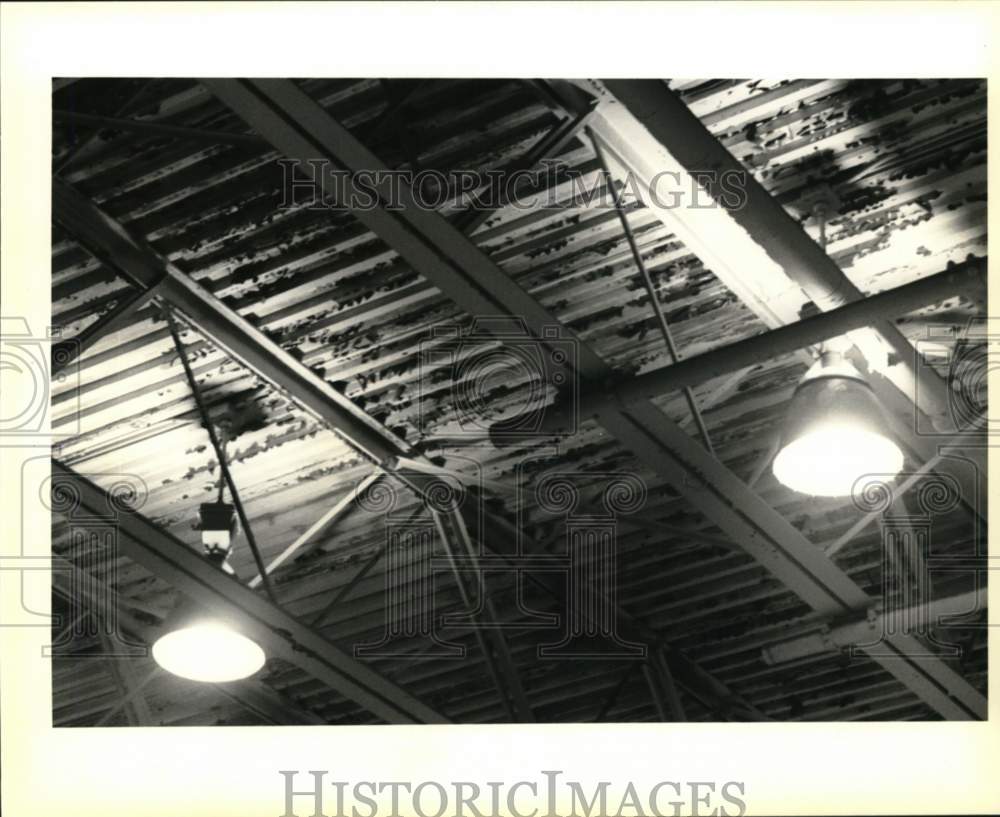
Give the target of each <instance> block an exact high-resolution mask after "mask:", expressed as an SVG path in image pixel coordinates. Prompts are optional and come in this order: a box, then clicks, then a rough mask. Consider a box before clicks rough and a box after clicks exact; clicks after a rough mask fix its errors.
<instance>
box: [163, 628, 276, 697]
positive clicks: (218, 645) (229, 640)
mask: <svg viewBox="0 0 1000 817" xmlns="http://www.w3.org/2000/svg"><path fill="white" fill-rule="evenodd" d="M153 659H154V660H155V661H156V663H157V664H159V665H160V666H161V667H163V669H165V670H167V672H171V673H173V674H174V675H179V676H180V677H181V678H187V679H189V680H191V681H204V682H207V683H222V682H225V681H236V680H239V679H240V678H246V677H247V676H249V675H253V674H254V673H255V672H257V671H258V670H259V669H260V668H261V667H262V666H264V660H265V656H264V651H263V650H262V649H261V648H260V646H259V645H258V644H257V643H256V642H255V641H252V640H251V639H249V638H247V637H246V636H244V635H241V634H240V633H238V632H236V631H235V630H233V629H231V628H230V627H227V626H226V625H225V624H222V623H219V622H215V621H204V622H198V623H195V624H192V625H190V626H187V627H182V628H180V629H177V630H172V631H171V632H169V633H167V634H166V635H164V636H162V637H160V638H159V639H157V641H156V643H154V644H153Z"/></svg>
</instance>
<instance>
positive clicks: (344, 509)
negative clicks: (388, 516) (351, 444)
mask: <svg viewBox="0 0 1000 817" xmlns="http://www.w3.org/2000/svg"><path fill="white" fill-rule="evenodd" d="M383 476H385V474H384V472H383V471H382V469H380V468H379V469H376V470H375V471H373V472H372V473H370V474H369V475H368V476H367V477H365V478H364V479H363V480H361V482H359V483H358V484H357V485H356V486H354V487H352V488H351V489H349V490H348V492H347V494H346V496H343V497H341V498H340V501H338V502H337V503H336V504H334V505H333V507H331V508H330V509H329V510H328V511H327V512H326V513H325V514H323V515H322V516H321V517H320V518H319V519H317V520H316V521H315V522H313V523H312V524H311V525H310V526H309V528H308V529H307V530H305V531H304V532H303V533H302V535H301V536H299V537H298V538H297V539H296V540H295V541H294V542H292V543H291V544H290V545H289V546H288V547H286V548H285V549H284V550H283V551H281V553H279V554H278V555H277V556H275V557H274V558H273V559H272V560H271V561H270V562H269V563H268V565H267V567H265V568H264V573H265V574H266V575H270V574H271V573H273V572H274V571H275V570H277V569H278V568H279V567H281V565H283V564H284V563H285V562H287V561H288V560H289V559H291V558H292V557H293V556H299V557H301V556H304V555H305V554H306V553H308V552H309V551H310V550H311V549H312V548H313V547H315V545H316V538H317V537H318V536H320V535H321V534H322V533H325V532H326V531H328V530H330V528H332V527H333V526H334V525H336V524H337V523H338V522H340V521H341V520H342V519H343V518H344V517H345V516H347V515H348V514H349V513H350V512H351V511H352V510H353V509H354V507H355V501H356V500H357V498H358V496H359V495H360V494H361V493H362V492H363V491H366V490H367V489H368V488H370V487H371V486H372V485H374V484H375V483H376V482H378V481H379V480H380V479H382V477H383ZM262 581H263V576H259V575H258V576H254V577H253V578H252V579H251V580H250V581H249V582H248V583H247V584H248V585H249V586H250V587H257V586H258V585H259V584H260V583H261V582H262Z"/></svg>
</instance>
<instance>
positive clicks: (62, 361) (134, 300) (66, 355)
mask: <svg viewBox="0 0 1000 817" xmlns="http://www.w3.org/2000/svg"><path fill="white" fill-rule="evenodd" d="M155 295H156V287H155V286H154V287H152V288H150V289H146V290H142V289H140V290H138V291H136V292H131V293H129V294H128V295H127V296H126V297H125V299H124V300H122V301H119V302H118V303H117V304H115V306H114V308H113V309H112V310H111V311H110V312H107V313H105V314H104V315H102V316H101V317H99V318H98V319H97V320H96V321H94V322H93V323H92V324H91V325H90V326H88V327H87V328H86V329H84V330H83V331H82V332H80V333H79V334H77V335H76V336H75V337H72V338H69V339H68V340H62V341H59V342H57V343H54V344H53V345H52V374H53V375H56V374H58V373H59V372H61V371H64V370H65V369H66V368H68V367H69V365H70V364H71V363H73V362H74V361H75V360H79V358H80V357H82V355H83V353H84V352H85V351H87V349H89V348H90V347H91V346H93V345H94V344H95V343H97V341H98V340H100V339H101V338H103V337H104V336H106V335H108V334H109V333H111V332H117V331H118V330H119V329H121V328H122V327H123V326H124V325H125V323H126V321H127V320H128V319H129V318H131V317H132V316H133V315H134V314H135V312H136V310H137V309H139V307H141V306H142V305H143V304H144V303H146V302H147V301H148V300H149V299H150V298H152V297H153V296H155Z"/></svg>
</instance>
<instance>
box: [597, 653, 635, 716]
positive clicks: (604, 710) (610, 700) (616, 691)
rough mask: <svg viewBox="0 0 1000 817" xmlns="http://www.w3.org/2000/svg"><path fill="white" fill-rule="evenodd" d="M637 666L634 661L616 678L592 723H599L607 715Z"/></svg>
mask: <svg viewBox="0 0 1000 817" xmlns="http://www.w3.org/2000/svg"><path fill="white" fill-rule="evenodd" d="M637 666H639V663H638V662H635V661H634V662H632V663H630V664H629V665H628V668H627V669H626V670H625V672H623V673H622V677H621V678H620V679H619V680H618V683H617V684H615V686H614V688H613V689H612V690H611V693H610V694H609V695H608V697H607V698H605V699H604V703H603V704H601V708H600V710H599V711H598V713H597V715H596V717H595V718H594V723H600V722H601V721H603V720H604V719H605V718H606V717H607V716H608V713H609V712H610V711H611V709H612V707H614V705H615V704H616V703H617V702H618V696H619V695H621V694H622V690H623V689H625V687H626V685H627V684H628V682H629V681H630V680H631V679H632V675H633V674H634V673H635V668H636V667H637Z"/></svg>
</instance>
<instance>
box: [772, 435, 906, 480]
mask: <svg viewBox="0 0 1000 817" xmlns="http://www.w3.org/2000/svg"><path fill="white" fill-rule="evenodd" d="M902 467H903V452H902V451H900V449H899V446H898V445H896V444H895V443H894V442H893V441H892V440H890V439H889V438H888V437H884V436H882V435H881V434H878V433H877V432H874V431H870V430H868V429H865V428H858V427H852V426H850V425H837V424H826V425H819V426H817V427H815V428H813V429H810V430H809V431H807V432H806V433H805V434H803V435H802V436H801V437H798V438H796V439H795V440H792V441H791V442H790V443H789V444H788V445H786V446H785V447H784V448H782V449H781V451H779V452H778V456H777V457H775V459H774V466H773V469H774V476H775V477H776V478H777V479H778V481H779V482H780V483H781V484H782V485H785V486H787V487H789V488H791V489H792V490H794V491H799V492H801V493H804V494H810V495H812V496H850V495H851V492H852V491H855V490H860V488H861V487H862V486H861V485H856V483H857V482H858V480H860V479H862V478H863V477H864V476H865V475H867V474H879V475H895V474H898V473H899V471H900V470H901V469H902Z"/></svg>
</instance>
